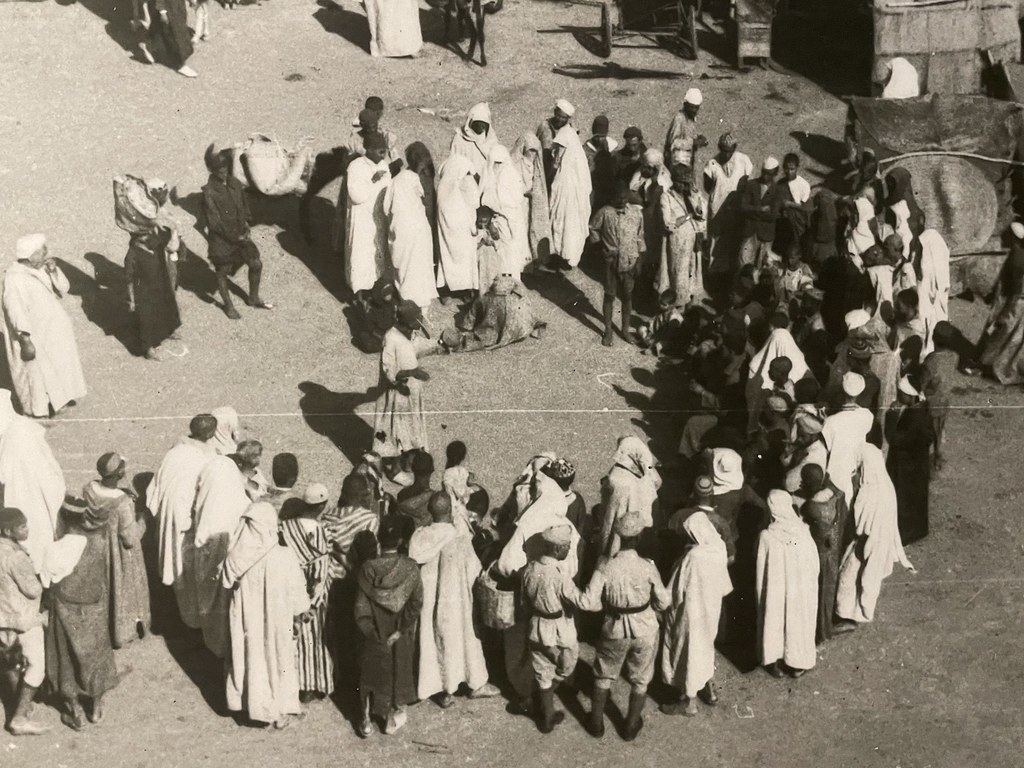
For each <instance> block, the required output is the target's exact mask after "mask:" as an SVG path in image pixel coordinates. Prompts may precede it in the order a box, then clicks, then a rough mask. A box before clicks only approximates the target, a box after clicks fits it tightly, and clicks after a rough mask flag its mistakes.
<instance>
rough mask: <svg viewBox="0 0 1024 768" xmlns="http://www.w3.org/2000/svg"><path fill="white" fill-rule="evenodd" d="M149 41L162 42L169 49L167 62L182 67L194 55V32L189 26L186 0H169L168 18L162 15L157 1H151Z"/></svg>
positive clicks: (178, 67) (174, 67)
mask: <svg viewBox="0 0 1024 768" xmlns="http://www.w3.org/2000/svg"><path fill="white" fill-rule="evenodd" d="M149 17H150V19H151V22H150V27H149V42H151V43H154V44H156V43H157V42H160V43H161V44H163V47H164V49H165V50H166V51H167V63H168V64H170V66H171V67H172V68H173V69H181V67H183V66H184V65H185V62H186V61H188V58H189V56H191V55H192V33H191V32H190V31H189V28H188V10H187V9H186V7H185V0H167V19H166V21H165V20H164V19H163V18H162V17H161V16H160V12H159V11H157V9H156V3H153V2H150V3H149Z"/></svg>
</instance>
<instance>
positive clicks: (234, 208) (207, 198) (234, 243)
mask: <svg viewBox="0 0 1024 768" xmlns="http://www.w3.org/2000/svg"><path fill="white" fill-rule="evenodd" d="M206 155H207V156H206V164H207V166H208V167H209V168H210V180H209V181H208V182H207V183H206V186H205V187H203V207H204V208H205V211H206V228H207V231H208V235H209V241H210V249H209V258H210V263H211V264H212V265H213V268H214V269H215V270H216V271H217V290H218V291H219V292H220V298H221V301H223V302H224V313H225V314H226V315H227V316H228V317H230V318H231V319H232V320H239V319H241V317H242V316H241V315H240V314H238V310H236V309H235V305H234V304H233V303H232V301H231V291H230V289H229V287H228V278H229V277H231V276H232V275H234V274H235V273H236V272H238V270H239V269H241V268H242V266H243V265H245V266H246V267H248V270H249V297H248V299H247V300H246V303H248V305H249V306H250V307H255V308H257V309H273V305H272V304H270V303H268V302H265V301H263V299H261V298H260V279H261V277H262V276H263V262H262V261H261V260H260V252H259V249H258V248H257V247H256V244H255V243H254V242H253V241H252V237H251V233H250V231H249V221H250V219H251V218H252V217H251V214H250V213H249V203H248V201H247V200H246V198H245V189H244V188H243V187H242V184H241V183H240V182H239V181H238V179H236V178H235V177H234V176H232V175H231V159H232V158H231V152H230V150H223V151H217V150H216V149H215V148H214V147H212V146H211V147H210V149H208V150H207V153H206Z"/></svg>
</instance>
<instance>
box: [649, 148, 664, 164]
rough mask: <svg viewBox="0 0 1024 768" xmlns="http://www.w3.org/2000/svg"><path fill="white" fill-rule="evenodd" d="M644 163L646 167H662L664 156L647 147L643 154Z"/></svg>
mask: <svg viewBox="0 0 1024 768" xmlns="http://www.w3.org/2000/svg"><path fill="white" fill-rule="evenodd" d="M644 162H645V163H647V164H648V165H663V164H664V162H665V155H664V154H663V153H662V151H661V150H660V149H655V148H654V147H649V148H648V149H647V150H646V151H645V152H644Z"/></svg>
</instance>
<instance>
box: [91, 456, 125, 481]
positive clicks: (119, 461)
mask: <svg viewBox="0 0 1024 768" xmlns="http://www.w3.org/2000/svg"><path fill="white" fill-rule="evenodd" d="M125 463H126V462H125V460H124V457H123V456H121V455H120V454H118V453H104V454H103V455H102V456H100V458H99V461H97V462H96V471H97V472H99V474H100V477H102V478H103V479H106V478H108V477H113V476H114V475H116V474H117V471H118V470H119V469H121V467H123V466H124V465H125Z"/></svg>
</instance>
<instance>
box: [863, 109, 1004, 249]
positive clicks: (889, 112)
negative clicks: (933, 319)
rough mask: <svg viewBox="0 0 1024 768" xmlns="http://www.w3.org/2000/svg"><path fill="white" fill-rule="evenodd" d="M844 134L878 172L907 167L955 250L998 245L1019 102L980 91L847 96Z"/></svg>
mask: <svg viewBox="0 0 1024 768" xmlns="http://www.w3.org/2000/svg"><path fill="white" fill-rule="evenodd" d="M848 102H849V105H850V109H849V116H848V123H847V131H848V138H849V139H850V140H852V142H853V143H854V145H855V146H856V148H857V150H858V153H861V152H863V151H864V150H870V151H871V152H873V153H874V154H875V156H876V158H877V159H878V160H879V161H880V162H879V164H880V167H881V170H882V172H883V173H885V172H887V171H888V170H890V169H891V168H893V167H894V166H896V165H899V166H902V167H905V168H907V170H909V171H910V173H911V176H912V178H913V188H914V194H915V196H916V197H917V201H918V203H919V204H920V206H921V207H922V209H924V212H925V215H926V216H927V220H928V225H929V226H931V227H934V228H936V229H938V230H939V231H940V232H942V233H943V234H944V236H945V237H946V239H947V242H948V243H949V246H950V250H951V251H952V253H953V254H968V253H979V252H982V251H990V250H995V249H997V248H998V247H999V238H1000V236H1001V235H1002V233H1003V232H1004V231H1005V229H1006V227H1007V226H1008V225H1009V222H1010V220H1011V217H1012V215H1013V211H1012V206H1011V203H1012V198H1013V183H1014V181H1015V177H1016V176H1017V175H1018V174H1017V173H1016V171H1017V169H1016V166H1015V165H1013V164H1012V162H1007V161H1013V160H1014V158H1016V157H1019V156H1020V154H1019V145H1020V143H1021V140H1022V137H1024V106H1022V105H1020V104H1016V103H1013V102H1007V101H998V100H996V99H989V98H986V97H984V96H957V95H946V94H929V95H927V96H921V97H918V98H915V99H898V100H892V99H868V98H857V97H851V98H850V99H849V100H848Z"/></svg>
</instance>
